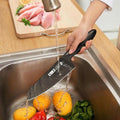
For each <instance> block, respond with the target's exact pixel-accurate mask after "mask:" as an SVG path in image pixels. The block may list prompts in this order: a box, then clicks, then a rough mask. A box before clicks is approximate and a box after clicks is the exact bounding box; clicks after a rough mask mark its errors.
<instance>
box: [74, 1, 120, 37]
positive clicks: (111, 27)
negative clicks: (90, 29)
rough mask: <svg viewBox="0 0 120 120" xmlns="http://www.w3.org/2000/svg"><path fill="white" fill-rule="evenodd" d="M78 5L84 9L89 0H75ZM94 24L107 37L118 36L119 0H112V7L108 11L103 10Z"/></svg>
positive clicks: (119, 20) (119, 23)
mask: <svg viewBox="0 0 120 120" xmlns="http://www.w3.org/2000/svg"><path fill="white" fill-rule="evenodd" d="M76 1H77V2H78V3H79V4H80V6H81V7H82V8H83V10H84V11H86V9H87V7H88V6H89V4H90V0H76ZM96 24H97V25H98V26H99V28H100V29H101V30H102V31H103V32H104V33H105V34H106V35H107V36H108V38H109V39H116V38H117V37H118V30H119V25H120V0H114V4H113V9H112V11H110V12H106V11H104V13H103V14H102V15H101V17H100V18H99V19H98V20H97V22H96Z"/></svg>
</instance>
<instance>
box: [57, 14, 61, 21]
mask: <svg viewBox="0 0 120 120" xmlns="http://www.w3.org/2000/svg"><path fill="white" fill-rule="evenodd" d="M56 18H57V21H59V20H61V17H60V15H59V13H57V12H56Z"/></svg>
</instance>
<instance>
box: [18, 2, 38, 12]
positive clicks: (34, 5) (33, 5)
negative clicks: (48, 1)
mask: <svg viewBox="0 0 120 120" xmlns="http://www.w3.org/2000/svg"><path fill="white" fill-rule="evenodd" d="M35 7H37V5H36V4H29V5H26V6H25V7H24V8H22V9H21V10H20V11H19V14H22V13H24V12H25V11H27V10H30V9H32V8H35Z"/></svg>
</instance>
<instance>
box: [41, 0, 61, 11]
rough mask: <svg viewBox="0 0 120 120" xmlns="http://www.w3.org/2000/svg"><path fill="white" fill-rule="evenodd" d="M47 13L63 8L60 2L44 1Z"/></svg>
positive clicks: (53, 0) (54, 0) (56, 0)
mask: <svg viewBox="0 0 120 120" xmlns="http://www.w3.org/2000/svg"><path fill="white" fill-rule="evenodd" d="M42 2H43V5H44V9H45V11H46V12H50V11H55V10H57V9H58V8H60V7H61V4H60V2H59V0H42Z"/></svg>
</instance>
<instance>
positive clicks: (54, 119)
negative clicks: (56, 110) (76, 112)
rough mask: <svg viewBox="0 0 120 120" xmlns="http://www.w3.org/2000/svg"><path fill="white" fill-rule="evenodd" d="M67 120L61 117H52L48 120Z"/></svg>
mask: <svg viewBox="0 0 120 120" xmlns="http://www.w3.org/2000/svg"><path fill="white" fill-rule="evenodd" d="M56 119H57V120H65V119H64V118H63V117H59V116H57V117H50V118H49V119H48V120H56Z"/></svg>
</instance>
